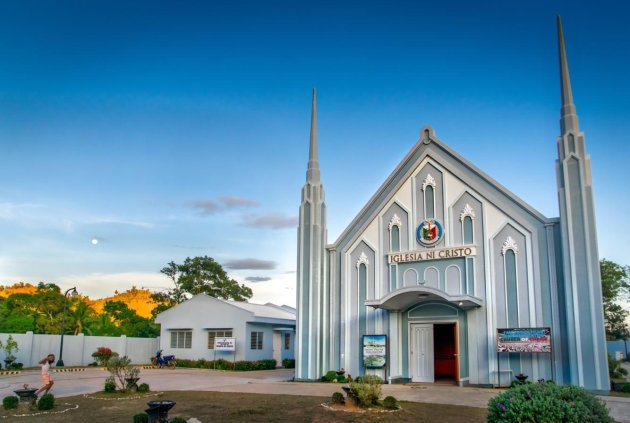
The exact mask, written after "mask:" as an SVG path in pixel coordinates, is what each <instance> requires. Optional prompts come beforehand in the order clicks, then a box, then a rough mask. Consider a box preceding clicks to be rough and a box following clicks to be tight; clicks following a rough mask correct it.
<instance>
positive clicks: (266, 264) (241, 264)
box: [223, 258, 276, 270]
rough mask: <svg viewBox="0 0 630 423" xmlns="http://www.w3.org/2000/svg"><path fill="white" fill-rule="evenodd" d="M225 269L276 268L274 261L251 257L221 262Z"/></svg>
mask: <svg viewBox="0 0 630 423" xmlns="http://www.w3.org/2000/svg"><path fill="white" fill-rule="evenodd" d="M223 266H224V267H225V268H226V269H232V270H245V269H246V270H269V269H275V268H276V262H275V261H271V260H259V259H253V258H246V259H239V260H231V261H228V262H226V263H224V264H223Z"/></svg>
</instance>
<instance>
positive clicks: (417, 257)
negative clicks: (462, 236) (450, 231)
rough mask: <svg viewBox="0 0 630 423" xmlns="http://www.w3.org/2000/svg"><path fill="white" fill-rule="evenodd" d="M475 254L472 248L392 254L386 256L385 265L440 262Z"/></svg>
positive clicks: (475, 251)
mask: <svg viewBox="0 0 630 423" xmlns="http://www.w3.org/2000/svg"><path fill="white" fill-rule="evenodd" d="M476 254H477V249H476V247H474V246H462V247H450V248H436V249H431V250H422V251H407V252H400V253H392V254H388V255H387V263H389V264H398V263H407V262H413V261H425V260H440V259H449V258H457V257H468V256H474V255H476Z"/></svg>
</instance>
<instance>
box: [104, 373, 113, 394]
mask: <svg viewBox="0 0 630 423" xmlns="http://www.w3.org/2000/svg"><path fill="white" fill-rule="evenodd" d="M103 390H104V391H105V392H116V381H115V380H114V377H113V376H109V377H107V378H106V379H105V384H104V386H103Z"/></svg>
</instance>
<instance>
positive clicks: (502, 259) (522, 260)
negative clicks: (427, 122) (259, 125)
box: [295, 18, 610, 392]
mask: <svg viewBox="0 0 630 423" xmlns="http://www.w3.org/2000/svg"><path fill="white" fill-rule="evenodd" d="M558 45H559V56H560V84H561V112H560V134H559V136H558V138H557V151H558V158H557V160H556V164H555V167H556V174H557V189H558V200H559V209H560V217H552V218H549V217H546V216H544V215H542V214H541V213H540V212H538V211H537V210H535V209H534V208H533V207H531V206H530V205H529V204H527V203H525V202H524V201H523V200H521V199H520V198H518V197H517V196H516V195H514V194H513V193H511V192H510V191H508V190H507V189H506V188H505V187H503V186H502V185H500V184H499V183H498V182H496V181H494V180H493V179H492V178H491V177H489V176H488V175H486V174H485V173H484V172H483V171H482V170H481V169H478V168H477V167H475V166H474V165H473V164H472V163H470V162H469V161H467V160H466V159H465V158H464V157H462V156H460V155H459V154H458V153H457V152H456V151H454V150H453V149H451V148H450V147H449V146H448V145H447V144H446V143H445V142H443V141H442V140H440V139H438V137H437V135H436V132H435V131H434V129H433V128H432V127H430V126H425V127H423V128H422V129H421V130H420V138H419V139H418V141H417V143H416V144H415V145H414V146H413V147H412V148H411V150H410V151H409V153H408V154H407V155H406V156H405V157H404V158H403V159H402V161H401V162H400V163H399V164H398V166H397V167H396V168H395V169H394V171H393V172H392V173H391V175H390V176H389V177H388V178H387V180H385V182H384V183H383V184H382V185H381V187H380V188H379V189H378V190H377V192H376V193H375V194H374V195H373V196H372V198H371V199H370V200H369V201H368V202H367V204H366V205H365V207H363V209H362V210H361V211H360V212H359V214H358V215H357V216H356V217H355V219H354V220H353V221H352V222H351V223H350V224H349V226H348V227H347V228H346V229H345V230H344V231H343V232H342V233H341V235H340V236H339V238H338V239H337V240H336V241H334V242H333V243H332V244H328V241H327V231H326V206H325V201H324V200H325V198H324V187H323V185H322V182H321V177H320V170H319V162H318V145H317V112H316V99H315V91H313V100H312V101H313V104H312V117H311V137H310V151H309V160H308V168H307V173H306V183H305V185H304V188H303V189H302V202H301V206H300V220H299V227H298V258H297V329H296V330H297V334H296V369H295V378H296V379H297V380H317V379H319V378H321V376H322V375H324V374H325V373H326V372H327V371H329V370H337V369H340V368H344V369H345V371H346V372H347V373H349V374H351V375H352V376H353V377H356V376H360V375H364V374H376V375H379V376H381V377H382V378H384V379H385V380H388V381H392V382H396V381H413V382H429V383H430V382H435V381H443V380H444V381H451V382H452V383H454V384H458V385H461V386H464V385H476V386H506V385H508V384H509V383H510V382H511V381H513V380H515V377H516V376H520V375H521V374H523V375H527V376H528V377H529V379H528V380H531V381H536V380H538V379H545V380H549V379H552V380H554V381H556V383H558V384H571V385H578V386H582V387H584V388H586V389H588V390H590V391H599V392H605V391H608V390H609V386H610V385H609V379H608V367H607V361H606V344H605V335H604V317H603V310H602V293H601V281H600V274H599V256H598V252H597V233H596V229H595V214H594V203H593V193H592V184H591V165H590V157H589V155H588V153H587V150H586V143H585V137H584V133H583V132H581V131H580V129H579V125H578V117H577V114H576V108H575V104H574V102H573V95H572V91H571V83H570V79H569V68H568V63H567V57H566V52H565V44H564V38H563V34H562V25H561V22H560V19H559V18H558ZM549 147H550V148H552V147H551V142H550V144H549ZM549 165H550V166H551V165H552V164H551V163H550V164H549Z"/></svg>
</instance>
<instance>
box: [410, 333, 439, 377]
mask: <svg viewBox="0 0 630 423" xmlns="http://www.w3.org/2000/svg"><path fill="white" fill-rule="evenodd" d="M410 345H411V348H410V350H411V351H409V352H410V354H409V361H410V362H411V366H410V367H411V381H412V382H433V381H434V367H433V366H434V363H433V325H432V324H422V325H420V324H415V325H411V343H410Z"/></svg>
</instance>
